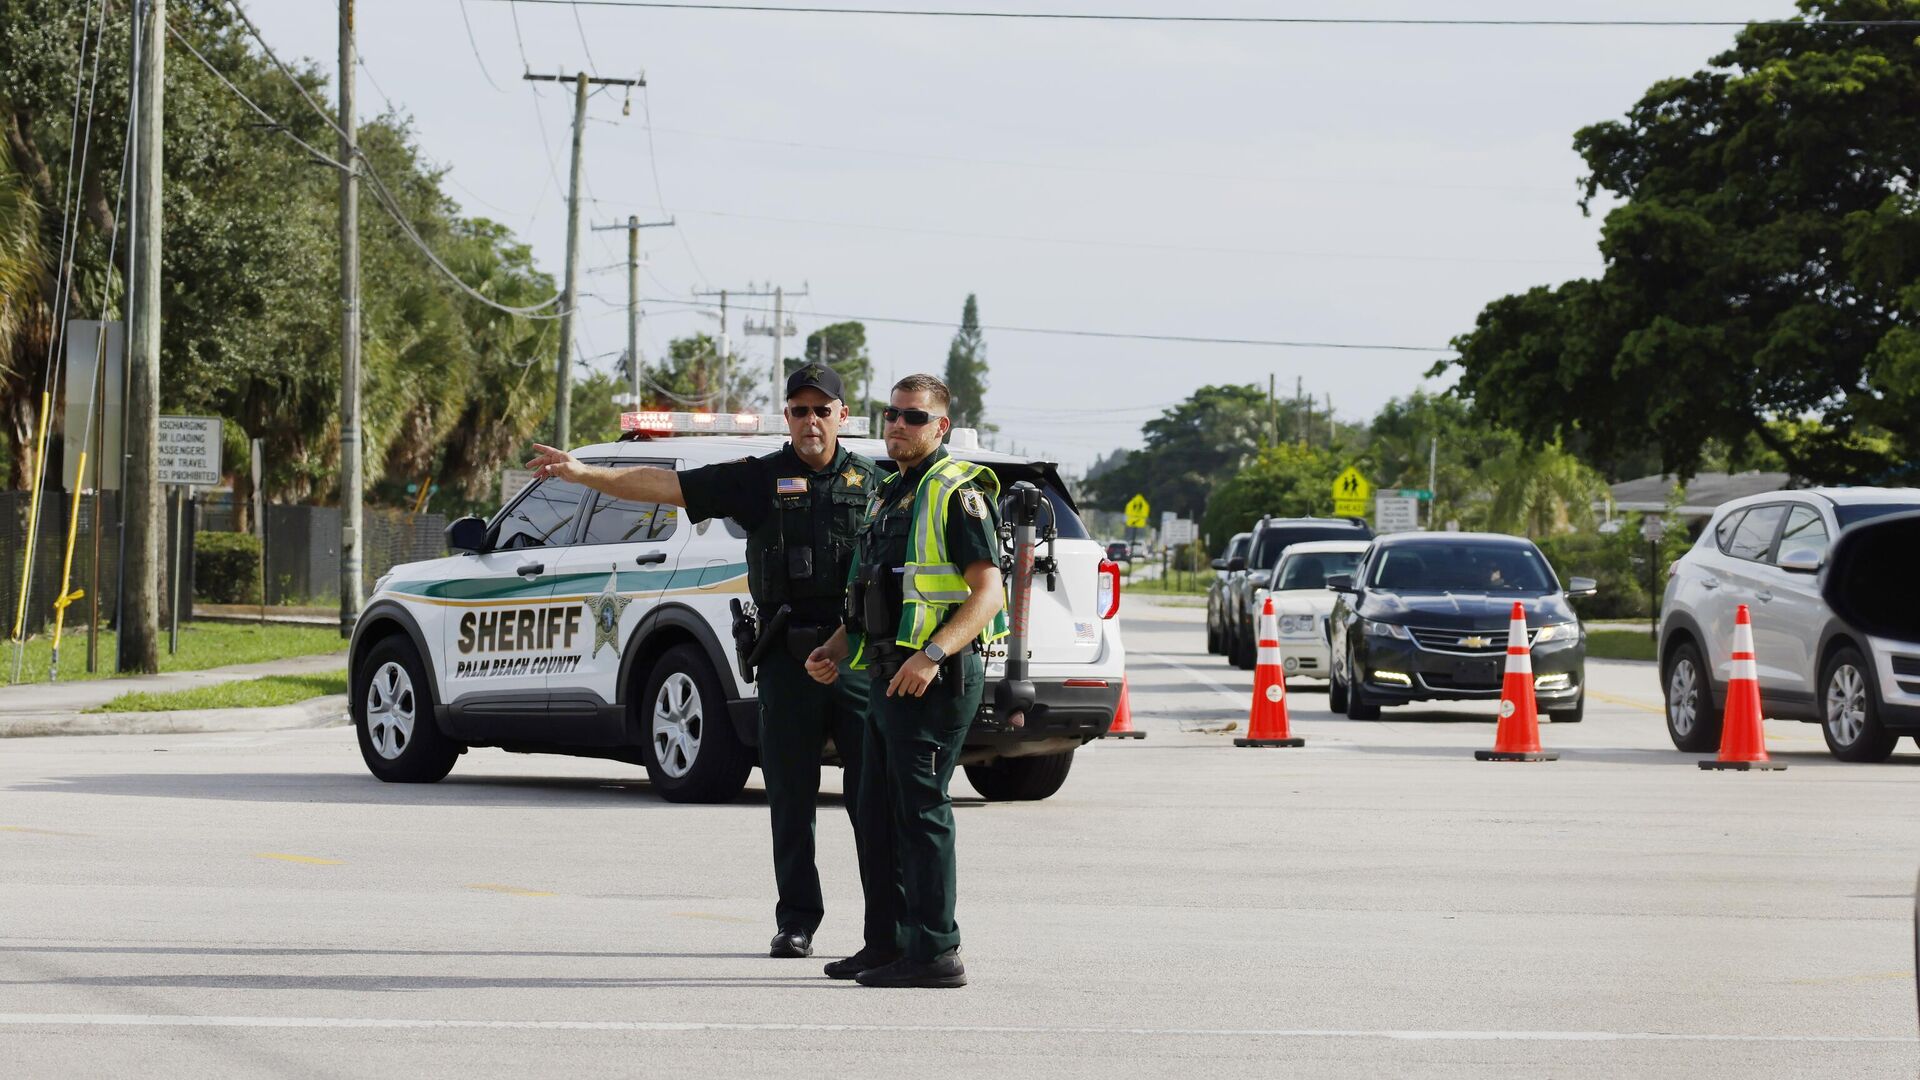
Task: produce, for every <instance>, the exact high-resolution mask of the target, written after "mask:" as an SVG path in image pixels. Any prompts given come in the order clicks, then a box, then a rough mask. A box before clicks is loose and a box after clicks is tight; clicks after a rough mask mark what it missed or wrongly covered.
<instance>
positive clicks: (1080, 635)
mask: <svg viewBox="0 0 1920 1080" xmlns="http://www.w3.org/2000/svg"><path fill="white" fill-rule="evenodd" d="M1099 638H1100V634H1099V633H1098V632H1097V631H1096V630H1094V628H1093V624H1092V623H1090V622H1081V621H1079V620H1078V619H1076V620H1074V623H1073V639H1074V640H1075V641H1098V640H1099Z"/></svg>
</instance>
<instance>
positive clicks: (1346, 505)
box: [1333, 465, 1373, 517]
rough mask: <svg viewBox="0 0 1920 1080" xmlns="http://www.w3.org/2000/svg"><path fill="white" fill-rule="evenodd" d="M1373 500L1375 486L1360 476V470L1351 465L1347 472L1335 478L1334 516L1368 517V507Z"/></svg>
mask: <svg viewBox="0 0 1920 1080" xmlns="http://www.w3.org/2000/svg"><path fill="white" fill-rule="evenodd" d="M1372 498H1373V485H1372V484H1369V483H1367V478H1366V477H1364V476H1361V475H1360V470H1359V469H1356V468H1354V467H1353V466H1351V465H1349V466H1347V468H1346V471H1344V472H1342V473H1341V474H1340V475H1339V476H1336V477H1334V478H1333V516H1335V517H1366V516H1367V506H1368V503H1369V501H1370V500H1371V499H1372Z"/></svg>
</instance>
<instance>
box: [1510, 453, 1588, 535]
mask: <svg viewBox="0 0 1920 1080" xmlns="http://www.w3.org/2000/svg"><path fill="white" fill-rule="evenodd" d="M1486 474H1487V478H1488V479H1489V480H1490V481H1492V486H1493V502H1492V503H1491V505H1489V506H1488V508H1487V527H1488V528H1490V529H1492V530H1494V531H1495V532H1509V533H1522V534H1524V535H1526V536H1528V537H1530V538H1533V539H1539V538H1540V537H1543V536H1550V535H1552V534H1553V533H1557V532H1567V531H1569V530H1571V529H1574V528H1580V527H1584V526H1587V525H1591V524H1592V523H1593V500H1594V498H1595V497H1596V496H1597V495H1598V494H1599V492H1600V488H1601V486H1602V485H1601V482H1600V477H1599V476H1598V475H1597V474H1596V473H1594V471H1593V470H1592V469H1590V468H1588V467H1587V466H1586V465H1585V464H1583V463H1582V462H1581V461H1580V459H1579V458H1576V457H1574V456H1573V455H1572V454H1569V453H1567V452H1566V451H1565V450H1563V449H1561V447H1560V445H1559V444H1558V443H1555V444H1553V445H1550V446H1542V447H1537V448H1527V447H1520V448H1517V449H1514V450H1510V451H1508V452H1506V453H1504V454H1501V455H1500V456H1499V457H1497V458H1495V459H1494V460H1492V461H1490V462H1488V463H1487V469H1486Z"/></svg>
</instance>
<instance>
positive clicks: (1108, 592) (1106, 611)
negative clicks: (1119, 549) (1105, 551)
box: [1093, 559, 1120, 619]
mask: <svg viewBox="0 0 1920 1080" xmlns="http://www.w3.org/2000/svg"><path fill="white" fill-rule="evenodd" d="M1094 580H1095V581H1097V582H1098V583H1099V584H1098V585H1097V586H1096V587H1095V589H1094V591H1093V606H1094V607H1097V608H1099V609H1100V617H1101V618H1103V619H1111V618H1113V617H1114V616H1115V615H1118V614H1120V565H1119V564H1118V563H1116V562H1114V561H1113V560H1112V559H1101V560H1100V576H1099V577H1097V578H1095V579H1094Z"/></svg>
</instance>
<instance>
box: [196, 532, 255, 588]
mask: <svg viewBox="0 0 1920 1080" xmlns="http://www.w3.org/2000/svg"><path fill="white" fill-rule="evenodd" d="M193 590H194V596H195V598H196V599H198V600H203V601H205V602H207V603H209V604H257V603H259V602H260V538H259V537H257V536H254V535H252V534H250V533H230V532H203V533H196V534H194V538H193Z"/></svg>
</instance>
